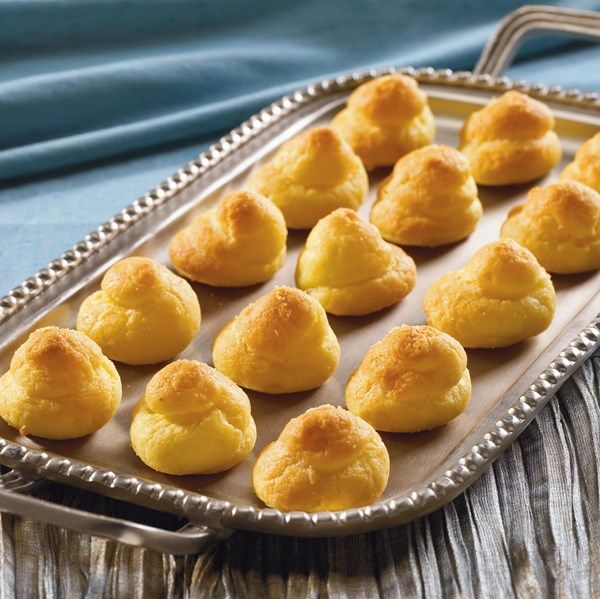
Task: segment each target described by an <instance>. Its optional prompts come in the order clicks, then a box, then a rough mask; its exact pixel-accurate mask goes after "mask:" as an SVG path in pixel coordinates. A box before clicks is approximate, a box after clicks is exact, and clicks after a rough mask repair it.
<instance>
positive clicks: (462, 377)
mask: <svg viewBox="0 0 600 599" xmlns="http://www.w3.org/2000/svg"><path fill="white" fill-rule="evenodd" d="M470 398H471V377H470V375H469V370H468V369H467V355H466V354H465V350H464V349H463V348H462V346H461V344H460V343H459V342H458V341H456V339H453V338H452V337H450V335H447V334H446V333H442V332H441V331H438V330H437V329H434V328H433V327H429V326H426V325H424V326H407V325H403V326H401V327H395V328H394V329H392V330H391V331H390V332H389V333H388V334H387V335H386V336H385V337H384V338H383V339H382V340H381V341H379V342H378V343H375V345H373V346H372V347H371V348H370V349H369V351H368V352H367V354H366V356H365V357H364V359H363V361H362V362H361V364H360V366H359V367H358V368H357V369H356V370H355V371H354V373H353V374H352V376H351V377H350V379H349V381H348V385H347V387H346V405H347V406H348V409H349V410H350V411H351V412H352V413H353V414H356V415H357V416H360V418H363V419H364V420H366V421H367V422H368V423H369V424H371V425H372V426H373V427H375V428H376V429H377V430H380V431H389V432H394V433H415V432H418V431H423V430H428V429H432V428H435V427H438V426H442V425H443V424H446V423H447V422H450V420H452V419H453V418H456V417H457V416H458V415H459V414H461V413H462V412H463V411H464V410H465V408H466V407H467V404H468V403H469V399H470Z"/></svg>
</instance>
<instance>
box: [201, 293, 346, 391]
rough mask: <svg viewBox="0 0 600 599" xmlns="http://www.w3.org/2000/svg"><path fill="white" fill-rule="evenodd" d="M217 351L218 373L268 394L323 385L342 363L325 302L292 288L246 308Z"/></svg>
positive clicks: (231, 323) (221, 334)
mask: <svg viewBox="0 0 600 599" xmlns="http://www.w3.org/2000/svg"><path fill="white" fill-rule="evenodd" d="M212 351H213V362H214V365H215V368H217V370H220V371H221V372H222V373H223V374H225V375H226V376H228V377H229V378H230V379H231V380H232V381H234V382H235V383H237V384H238V385H240V386H241V387H245V388H247V389H253V390H254V391H262V392H263V393H293V392H295V391H306V390H308V389H314V388H315V387H319V386H320V385H322V384H323V383H324V382H325V381H326V380H327V379H328V378H329V377H330V376H331V375H332V374H333V372H334V371H335V369H336V368H337V365H338V363H339V360H340V346H339V344H338V341H337V338H336V336H335V333H334V332H333V331H332V329H331V327H330V326H329V323H328V321H327V315H326V314H325V310H323V308H322V306H321V304H319V302H317V301H316V300H315V299H313V298H312V297H311V296H310V295H308V294H307V293H304V292H303V291H300V290H299V289H292V288H290V287H276V288H275V289H273V291H271V292H270V293H268V294H267V295H264V296H263V297H261V298H260V299H258V300H257V301H255V302H254V303H252V304H250V305H249V306H247V307H246V308H244V309H243V310H242V311H241V312H240V313H239V314H238V315H237V316H236V317H235V318H233V319H232V320H230V321H229V322H228V323H227V324H226V325H225V326H224V327H223V328H222V329H221V331H220V332H219V333H218V335H217V337H216V338H215V341H214V344H213V350H212Z"/></svg>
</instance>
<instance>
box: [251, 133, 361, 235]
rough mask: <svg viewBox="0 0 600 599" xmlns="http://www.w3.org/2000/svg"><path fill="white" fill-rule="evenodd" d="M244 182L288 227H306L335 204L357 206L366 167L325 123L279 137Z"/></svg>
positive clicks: (321, 216)
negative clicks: (268, 158) (275, 148)
mask: <svg viewBox="0 0 600 599" xmlns="http://www.w3.org/2000/svg"><path fill="white" fill-rule="evenodd" d="M248 187H249V188H250V189H253V190H255V191H257V192H259V193H262V194H263V195H264V196H266V197H267V198H269V199H270V200H271V201H272V202H273V203H274V204H275V205H276V206H278V207H279V208H280V209H281V211H282V212H283V216H284V217H285V222H286V224H287V226H288V228H290V229H310V228H311V227H313V226H314V225H315V224H316V223H317V221H318V220H319V219H321V218H323V217H324V216H326V215H327V214H329V213H330V212H332V211H333V210H335V209H336V208H353V209H356V208H358V207H359V206H360V205H361V204H362V203H363V201H364V200H365V198H366V197H367V194H368V192H369V180H368V177H367V173H366V171H365V169H364V167H363V165H362V163H361V161H360V159H359V158H358V156H356V154H354V152H353V151H352V149H351V148H350V146H349V145H348V144H347V143H346V142H345V141H344V140H343V139H342V138H341V137H340V136H339V135H338V134H337V133H336V132H335V131H333V129H329V128H327V127H320V128H318V129H310V130H309V131H305V132H304V133H301V134H300V135H298V136H297V137H295V138H293V139H291V140H290V141H288V142H286V143H284V144H283V145H282V146H281V148H279V150H278V151H277V153H276V154H275V156H274V157H273V159H272V160H271V161H270V162H268V163H266V164H263V165H259V166H258V167H257V168H256V169H255V170H254V171H253V172H252V173H251V175H250V178H249V179H248Z"/></svg>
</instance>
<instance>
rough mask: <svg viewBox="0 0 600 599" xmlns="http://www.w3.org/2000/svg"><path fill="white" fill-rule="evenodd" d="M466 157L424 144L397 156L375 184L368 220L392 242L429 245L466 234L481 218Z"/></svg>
mask: <svg viewBox="0 0 600 599" xmlns="http://www.w3.org/2000/svg"><path fill="white" fill-rule="evenodd" d="M481 212H482V208H481V202H480V201H479V197H478V195H477V185H476V184H475V180H474V179H473V177H472V176H471V171H470V169H469V163H468V162H467V160H466V158H465V157H464V156H463V155H462V154H461V153H460V152H459V151H458V150H455V149H454V148H450V147H448V146H426V147H424V148H421V149H419V150H415V151H414V152H411V153H410V154H407V155H406V156H404V157H403V158H400V160H398V162H397V163H396V166H395V167H394V171H393V173H392V174H391V175H390V176H389V177H387V178H386V179H385V180H384V181H383V182H382V183H381V185H380V186H379V189H378V192H377V200H376V201H375V203H374V204H373V207H372V208H371V222H372V223H373V224H374V225H376V226H377V228H378V229H379V231H380V232H381V234H382V235H383V238H384V239H386V240H387V241H391V242H392V243H398V244H405V245H418V246H427V247H433V246H437V245H443V244H446V243H452V242H455V241H459V240H460V239H464V238H465V237H467V236H469V235H470V234H471V233H472V232H473V230H474V229H475V227H476V225H477V222H478V221H479V218H480V217H481Z"/></svg>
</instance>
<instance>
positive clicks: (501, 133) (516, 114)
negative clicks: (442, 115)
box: [460, 91, 562, 185]
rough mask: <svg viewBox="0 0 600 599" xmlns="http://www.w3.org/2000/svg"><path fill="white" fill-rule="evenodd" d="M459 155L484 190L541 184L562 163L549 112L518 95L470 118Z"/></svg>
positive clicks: (493, 103) (507, 96)
mask: <svg viewBox="0 0 600 599" xmlns="http://www.w3.org/2000/svg"><path fill="white" fill-rule="evenodd" d="M460 151H461V152H462V153H463V154H464V155H465V156H466V157H467V160H468V161H469V164H470V165H471V172H472V173H473V177H475V181H477V183H480V184H482V185H511V184H515V183H527V182H528V181H533V180H534V179H539V178H540V177H543V176H544V175H546V174H547V173H549V172H550V171H551V170H552V169H553V168H554V167H555V166H556V165H557V164H558V163H559V161H560V157H561V154H562V150H561V147H560V142H559V140H558V136H557V135H556V133H555V132H554V116H553V115H552V112H551V111H550V109H549V108H548V107H547V106H546V105H545V104H542V102H538V101H537V100H534V99H533V98H530V97H529V96H527V95H525V94H522V93H521V92H517V91H509V92H506V93H505V94H503V95H502V96H500V97H499V98H497V99H495V100H492V101H491V102H490V103H489V104H488V105H487V106H484V107H483V108H482V109H481V110H478V111H476V112H473V113H472V114H471V115H470V116H469V117H468V118H467V120H466V121H465V123H464V125H463V128H462V130H461V133H460Z"/></svg>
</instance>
